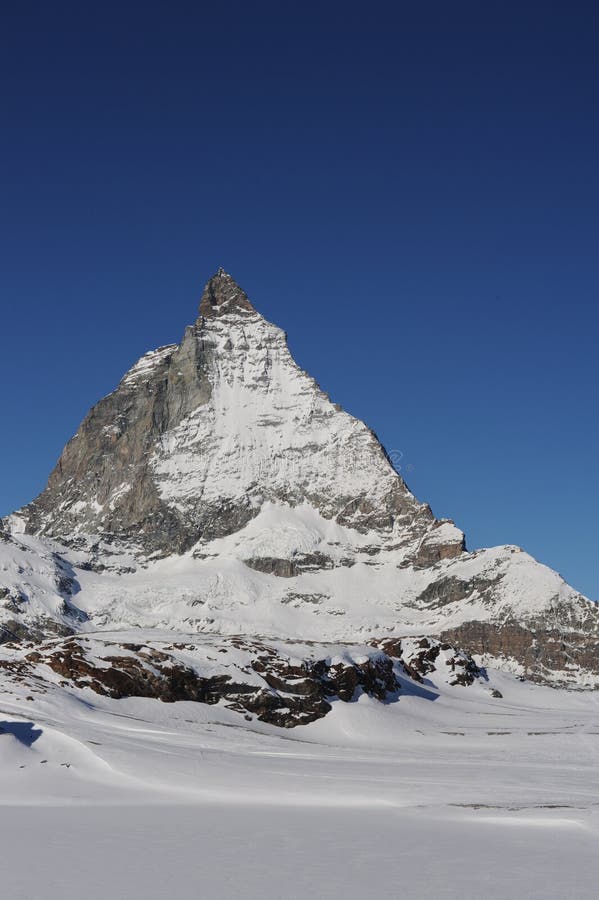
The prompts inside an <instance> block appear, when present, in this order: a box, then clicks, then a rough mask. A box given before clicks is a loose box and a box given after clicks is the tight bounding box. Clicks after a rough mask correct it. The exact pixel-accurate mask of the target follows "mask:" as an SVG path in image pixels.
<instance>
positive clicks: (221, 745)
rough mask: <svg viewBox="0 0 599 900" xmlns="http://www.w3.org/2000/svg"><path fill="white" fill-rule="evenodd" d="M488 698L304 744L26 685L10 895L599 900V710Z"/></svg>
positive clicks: (225, 716)
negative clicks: (31, 690) (29, 692)
mask: <svg viewBox="0 0 599 900" xmlns="http://www.w3.org/2000/svg"><path fill="white" fill-rule="evenodd" d="M493 684H495V685H499V687H500V689H501V693H502V694H503V698H502V699H495V698H492V697H490V695H489V692H488V690H487V689H485V688H484V687H482V686H481V685H478V684H476V685H473V686H471V687H468V688H461V687H453V688H452V687H449V686H446V685H444V686H443V687H442V688H441V689H440V692H439V693H438V695H437V694H435V695H434V696H435V697H436V699H426V691H425V690H422V691H419V690H418V687H417V686H416V685H415V686H414V690H413V692H412V693H409V692H406V693H405V695H404V696H402V697H401V698H400V700H399V701H398V702H396V703H390V704H381V703H378V702H377V701H374V700H372V699H370V698H369V697H367V696H365V695H362V696H360V697H359V698H358V699H357V700H356V701H355V702H354V703H349V704H345V703H335V704H334V706H333V711H332V712H331V713H330V714H329V715H328V716H327V717H325V718H324V719H321V720H319V721H317V722H314V723H312V724H310V725H307V726H299V727H297V728H294V729H280V728H276V727H273V726H269V725H265V724H263V723H260V722H257V721H252V722H248V721H246V720H244V718H243V717H242V716H240V715H238V714H237V713H235V712H233V711H231V710H228V709H225V708H224V707H223V706H222V705H217V706H206V705H203V704H197V703H187V702H179V703H173V704H169V703H160V702H159V701H155V700H142V699H127V700H119V701H114V700H110V699H108V698H103V697H99V696H98V695H96V694H93V693H92V692H91V691H70V692H69V691H65V690H48V691H46V693H43V694H39V695H38V694H36V695H35V699H34V700H33V701H32V700H27V699H26V696H25V694H26V689H25V688H24V687H23V689H22V690H21V689H20V688H19V687H18V686H12V689H13V693H12V694H8V693H4V694H3V695H2V698H1V701H0V729H2V730H1V731H0V782H1V784H0V787H1V797H2V807H1V811H0V840H1V842H2V847H3V849H4V859H5V865H4V867H3V876H2V881H3V887H4V891H5V895H6V896H10V897H15V898H27V900H29V898H31V897H34V896H43V897H44V898H48V900H54V898H56V900H58V898H61V900H70V898H75V897H80V896H81V891H82V885H85V896H86V897H87V898H89V900H96V898H97V900H100V898H102V900H103V898H105V897H110V898H114V900H116V898H123V900H124V898H132V897H135V898H138V897H139V898H144V900H154V898H156V900H158V898H163V897H165V896H166V895H167V893H176V894H178V895H179V896H183V897H192V896H199V897H202V898H204V897H205V898H211V900H213V898H215V900H221V898H222V900H232V898H237V897H244V898H256V900H258V898H261V900H270V898H273V900H275V898H277V900H278V898H282V897H284V898H288V900H295V898H298V900H299V898H304V897H307V896H315V897H319V898H344V900H354V898H356V900H358V898H360V900H361V898H363V897H366V896H376V897H385V898H387V897H388V898H395V897H400V896H404V897H409V898H430V897H435V898H436V897H445V898H470V897H476V896H479V895H484V896H485V897H488V898H502V900H503V898H508V897H509V898H512V897H517V898H522V900H524V898H533V897H535V898H536V897H538V896H543V897H545V898H547V900H552V898H556V900H557V898H560V900H562V898H563V897H575V898H577V900H585V898H591V897H593V898H594V897H595V896H596V884H597V879H598V878H599V857H598V855H597V853H596V847H597V840H598V838H599V767H598V765H597V763H598V750H599V704H598V702H597V696H596V694H595V693H591V694H588V693H586V694H572V693H567V692H564V691H556V690H553V689H551V688H546V687H540V686H536V685H532V684H528V683H526V682H525V683H522V682H520V681H518V679H517V678H515V677H514V676H510V675H508V674H504V673H493ZM431 696H433V695H431Z"/></svg>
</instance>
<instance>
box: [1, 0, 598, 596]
mask: <svg viewBox="0 0 599 900" xmlns="http://www.w3.org/2000/svg"><path fill="white" fill-rule="evenodd" d="M598 44H599V7H598V6H597V5H596V4H592V3H589V2H586V0H585V2H561V3H551V2H542V3H541V2H538V3H528V2H518V3H515V2H506V3H480V2H476V3H461V2H459V0H458V2H454V3H448V2H438V3H433V2H430V3H429V2H426V0H425V2H422V3H403V2H401V0H399V2H386V3H380V2H378V3H377V2H370V3H367V4H364V3H353V2H351V0H350V2H348V0H346V2H343V3H337V2H324V3H313V2H303V3H295V2H276V3H262V2H259V0H257V2H252V3H247V2H245V3H228V2H223V3H202V2H189V3H187V2H184V3H182V2H176V0H175V2H169V3H166V2H164V3H156V2H151V0H150V2H147V3H143V4H142V3H131V2H122V3H118V4H117V3H112V2H105V3H102V4H89V3H80V2H77V3H72V4H66V3H62V2H60V0H57V2H55V3H46V2H44V3H35V2H31V3H29V2H27V3H15V4H5V5H4V7H3V11H2V25H1V31H0V79H1V84H2V106H1V109H2V141H1V144H0V155H1V159H2V166H1V172H0V179H1V182H0V183H1V189H0V256H1V259H0V290H1V296H2V389H1V394H0V416H1V418H0V422H1V424H2V439H1V440H0V472H1V479H0V514H4V513H8V512H9V511H10V510H12V509H13V508H15V507H17V506H19V505H20V504H22V503H25V502H26V501H28V500H30V499H31V498H32V497H33V496H34V495H35V494H36V493H37V492H39V490H40V489H41V488H42V487H43V485H44V482H45V479H46V477H47V474H48V473H49V471H50V469H51V468H52V466H53V465H54V462H55V461H56V459H57V457H58V455H59V452H60V450H61V448H62V446H63V444H64V443H65V441H66V440H67V438H69V437H70V435H71V434H72V433H73V432H74V431H75V430H76V428H77V425H78V423H79V421H80V419H81V418H82V417H83V415H84V414H85V413H86V411H87V409H88V408H89V406H90V405H91V404H92V403H93V402H95V401H96V400H97V399H98V398H99V397H101V396H102V395H103V394H105V393H107V392H108V391H110V390H111V389H112V388H113V387H114V385H115V384H116V382H117V381H118V379H119V378H120V376H121V375H122V373H123V372H124V371H125V370H126V369H127V368H128V367H129V365H130V364H131V363H132V362H133V361H134V360H135V359H136V357H138V356H139V355H140V354H141V353H143V352H144V351H145V350H147V349H149V348H152V347H154V346H157V345H159V344H164V343H167V342H170V341H175V340H178V339H179V338H180V336H181V334H182V332H183V328H184V326H185V325H186V324H187V323H188V322H190V321H192V320H193V319H194V318H195V314H196V305H197V301H198V298H199V294H200V291H201V288H202V284H203V282H204V281H205V280H206V278H207V277H208V276H209V275H210V274H212V273H213V272H214V271H215V270H216V269H217V268H218V267H219V266H221V265H222V266H224V267H225V268H226V269H227V271H230V272H231V273H232V274H233V275H234V276H235V277H236V278H237V280H238V281H239V282H240V283H241V284H242V286H243V287H244V288H245V289H246V290H247V291H248V293H249V294H250V296H251V297H252V298H253V299H254V301H255V303H256V305H257V306H258V308H259V309H260V310H261V311H262V312H263V313H264V314H265V315H266V316H267V317H268V318H269V319H271V320H273V321H275V322H277V323H278V324H280V325H281V326H283V327H284V328H286V329H287V330H288V332H289V335H290V344H291V348H292V350H293V352H294V353H295V355H296V358H297V360H298V361H299V363H300V364H301V365H302V366H304V367H305V368H306V369H308V370H309V371H310V372H311V373H312V374H313V375H314V376H315V377H316V378H317V379H318V380H319V381H320V383H321V384H322V386H323V387H324V388H325V389H326V390H328V391H329V392H330V394H331V395H332V397H333V398H334V399H335V400H337V401H339V402H340V403H342V404H343V405H344V406H345V407H346V408H347V409H348V410H349V411H351V412H352V413H354V414H356V415H358V416H360V417H361V418H363V419H365V420H366V421H367V422H368V423H369V424H370V425H371V426H372V427H373V428H374V429H375V431H376V432H377V433H378V434H379V436H380V438H381V439H382V440H383V442H384V443H385V444H386V446H387V447H388V449H390V450H396V451H401V453H402V454H403V457H402V467H403V472H404V474H405V476H406V479H407V481H408V483H409V485H410V486H411V487H412V489H413V490H414V491H415V492H416V494H417V495H418V496H419V497H420V498H421V499H425V500H428V501H429V502H430V503H431V505H432V507H433V510H434V511H435V513H436V514H437V515H440V516H452V517H453V518H454V519H455V520H456V521H457V522H458V523H459V525H460V526H461V527H463V528H464V529H465V531H466V533H467V536H468V541H469V546H471V547H475V546H481V545H491V544H498V543H517V544H520V545H522V546H524V547H525V548H526V549H528V550H529V551H530V552H532V553H533V554H534V555H536V556H537V557H538V558H539V559H541V560H542V561H543V562H546V563H548V564H550V565H551V566H552V567H554V568H556V569H558V570H559V571H560V572H561V573H562V574H563V575H564V576H565V577H567V578H568V579H569V580H570V581H571V583H572V584H574V585H575V586H576V587H578V588H579V589H581V590H583V591H585V592H586V593H587V594H589V595H590V596H592V597H594V598H596V599H599V562H598V559H599V552H598V551H599V546H598V545H599V537H598V535H599V525H598V522H599V511H598V509H597V505H598V504H597V501H598V497H599V477H598V474H597V444H598V439H599V423H598V415H597V412H598V402H597V401H598V384H599V362H598V354H597V336H598V330H599V328H598V326H599V313H598V311H597V300H598V296H597V295H598V283H599V253H598V246H597V245H598V237H599V164H598V160H599V124H598V115H597V110H598V109H599V63H598V54H597V46H598Z"/></svg>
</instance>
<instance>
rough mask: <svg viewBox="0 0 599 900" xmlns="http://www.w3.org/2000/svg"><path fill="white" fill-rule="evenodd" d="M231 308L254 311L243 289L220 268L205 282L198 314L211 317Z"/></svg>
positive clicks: (229, 310) (220, 314)
mask: <svg viewBox="0 0 599 900" xmlns="http://www.w3.org/2000/svg"><path fill="white" fill-rule="evenodd" d="M233 310H236V311H237V310H244V311H245V312H255V310H254V307H253V306H252V304H251V303H250V301H249V299H248V296H247V294H246V293H245V291H244V290H242V289H241V288H240V287H239V285H238V284H237V282H236V281H235V280H234V279H233V278H231V276H230V275H229V274H228V272H225V270H224V269H223V268H220V269H219V270H218V271H217V272H216V274H215V275H213V276H212V278H210V279H209V280H208V282H207V283H206V287H205V288H204V292H203V294H202V299H201V300H200V315H201V316H204V317H206V318H213V317H214V316H222V315H223V314H225V313H228V312H232V311H233Z"/></svg>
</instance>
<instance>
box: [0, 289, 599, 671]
mask: <svg viewBox="0 0 599 900" xmlns="http://www.w3.org/2000/svg"><path fill="white" fill-rule="evenodd" d="M4 531H5V540H4V541H3V542H0V566H1V569H0V571H3V572H4V573H5V574H4V575H3V578H0V587H1V586H2V585H6V588H5V590H7V591H8V593H7V594H6V603H5V604H4V606H5V608H4V609H3V610H2V613H1V619H2V620H4V621H5V623H6V628H7V629H8V631H7V633H8V632H11V633H12V634H15V633H16V634H19V633H21V632H20V630H23V629H24V630H28V631H29V633H31V634H35V633H37V631H40V630H44V629H45V630H48V628H47V625H46V626H44V625H43V622H46V623H47V622H48V621H51V622H53V623H55V624H56V625H57V626H60V627H61V628H63V627H68V628H72V629H73V630H75V631H93V630H97V629H98V628H106V629H114V628H131V627H141V628H144V629H147V628H160V629H169V628H170V629H176V630H178V631H183V632H188V633H189V632H202V633H210V634H220V633H222V634H228V635H233V634H240V633H241V634H245V635H262V636H266V637H269V638H275V639H292V640H297V641H306V640H310V641H319V642H323V641H325V642H326V641H328V642H338V641H347V642H353V643H356V642H357V643H363V642H365V641H368V642H370V641H373V640H377V639H382V638H384V637H387V636H396V637H397V636H402V635H435V636H439V637H441V639H442V640H446V641H450V642H451V643H452V644H454V645H457V646H460V645H464V646H465V648H466V649H467V650H470V651H472V652H475V653H478V654H481V655H482V656H483V657H484V659H485V660H496V661H499V664H500V665H503V666H504V667H507V668H509V669H511V670H513V671H517V672H520V673H527V674H529V675H531V676H533V677H535V678H539V679H543V680H546V681H549V682H552V683H564V684H570V685H575V686H592V685H595V684H596V683H599V659H598V653H597V650H598V648H599V614H598V608H597V606H596V605H595V604H594V603H592V602H591V601H589V600H587V599H585V598H584V597H582V596H581V595H580V594H578V593H577V592H576V591H575V590H574V589H572V588H571V587H569V586H568V585H567V584H565V582H564V581H563V580H562V579H561V578H560V576H559V575H557V574H556V573H555V572H552V571H551V570H549V569H548V568H547V567H545V566H542V565H540V564H539V563H537V562H536V561H535V560H534V559H532V558H531V557H530V556H528V554H526V553H524V552H522V551H520V550H519V548H517V547H509V546H508V547H499V548H494V549H491V550H480V551H475V552H467V551H466V550H465V543H464V536H463V534H462V532H461V531H460V530H459V529H458V528H457V527H456V526H455V525H454V524H453V523H452V522H450V521H440V520H436V519H435V518H434V516H433V515H432V513H431V511H430V508H429V507H428V505H426V504H422V503H420V502H419V501H418V500H416V498H415V497H414V496H413V495H412V493H411V492H410V491H409V489H408V488H407V486H406V485H405V483H404V482H403V480H402V479H401V477H400V476H399V475H398V474H397V472H395V470H394V469H393V466H392V464H391V462H390V460H389V458H388V456H387V454H386V452H385V450H384V449H383V447H382V446H381V445H380V443H379V442H378V440H377V439H376V437H375V435H374V434H373V433H372V432H371V431H370V430H369V429H368V428H367V427H366V425H364V424H363V423H362V422H360V421H358V420H356V419H354V418H353V417H352V416H350V415H348V414H347V413H345V412H343V411H342V410H341V409H339V407H337V406H336V405H335V404H334V403H332V402H331V401H330V399H329V398H328V397H327V396H326V394H324V393H323V392H322V391H321V389H320V388H319V387H318V385H317V384H316V383H315V382H314V380H313V379H312V378H310V376H308V375H307V374H306V373H305V372H303V371H302V370H301V369H300V368H299V367H298V366H297V365H296V363H295V362H294V360H293V359H292V357H291V355H290V353H289V350H288V347H287V343H286V338H285V335H284V333H283V332H282V331H281V330H280V329H279V328H277V327H276V326H275V325H272V324H270V323H269V322H267V321H265V319H264V318H263V317H262V316H260V315H259V313H257V312H256V310H255V309H254V308H253V306H252V305H251V303H250V302H249V300H248V298H247V296H246V295H245V293H244V292H243V291H242V290H241V289H240V288H239V286H238V285H236V284H235V282H234V281H233V280H232V279H231V278H230V276H228V275H227V274H226V273H224V272H222V271H219V272H218V273H217V274H216V275H215V276H214V277H213V278H212V279H210V281H209V282H208V284H207V286H206V289H205V291H204V294H203V297H202V301H201V305H200V316H199V318H198V320H197V322H196V323H195V324H194V325H192V326H190V327H189V328H187V330H186V331H185V335H184V337H183V340H182V342H181V344H179V345H169V346H165V347H161V348H159V349H158V350H155V351H152V352H150V353H148V354H146V355H145V356H144V357H142V359H141V360H139V361H138V362H137V363H136V364H135V365H134V366H133V368H132V369H131V370H130V371H129V372H128V373H127V374H126V375H125V376H124V378H123V379H122V381H121V383H120V384H119V385H118V387H117V388H116V390H115V391H113V392H112V393H111V394H109V395H108V396H107V397H105V398H104V399H103V400H101V401H100V402H99V403H98V404H97V405H96V406H94V407H93V409H92V410H91V412H90V413H89V415H88V416H87V417H86V419H85V420H84V422H83V423H82V425H81V427H80V429H79V431H78V432H77V434H76V435H75V437H74V438H73V439H72V440H71V441H70V442H69V443H68V444H67V446H66V448H65V450H64V452H63V454H62V456H61V459H60V461H59V463H58V465H57V467H56V469H55V470H54V472H53V473H52V474H51V476H50V479H49V482H48V486H47V488H46V490H45V491H44V492H43V493H42V494H41V495H40V496H39V497H38V498H37V499H36V500H35V501H34V502H33V503H32V504H30V505H29V506H27V507H25V508H24V509H23V510H21V511H19V512H18V513H17V514H15V515H14V516H12V517H9V519H8V520H5V522H4ZM64 572H68V573H69V579H70V582H69V586H68V590H67V589H66V588H65V584H63V585H62V587H60V584H59V582H60V578H61V577H62V575H61V573H63V574H64ZM27 573H37V575H36V577H33V576H32V575H31V574H29V575H28V574H27ZM57 573H58V574H57ZM15 592H17V593H18V596H19V597H20V599H18V600H15V597H14V596H13V594H14V595H15V596H16V594H15ZM73 597H74V600H73V599H72V598H73ZM75 603H76V606H75ZM36 630H37V631H36Z"/></svg>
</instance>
